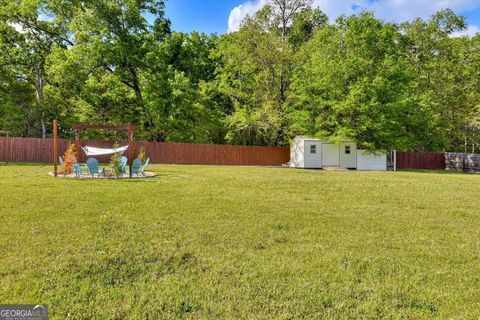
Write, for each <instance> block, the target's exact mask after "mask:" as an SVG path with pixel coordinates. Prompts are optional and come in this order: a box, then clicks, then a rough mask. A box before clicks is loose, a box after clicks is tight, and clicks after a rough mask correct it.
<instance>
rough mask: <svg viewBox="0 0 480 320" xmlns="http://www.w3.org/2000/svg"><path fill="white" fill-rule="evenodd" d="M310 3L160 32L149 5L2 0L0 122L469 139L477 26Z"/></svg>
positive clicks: (161, 14)
mask: <svg viewBox="0 0 480 320" xmlns="http://www.w3.org/2000/svg"><path fill="white" fill-rule="evenodd" d="M311 4H312V2H311V0H270V2H269V3H268V5H266V6H265V7H263V8H262V9H261V10H260V11H258V12H257V13H256V14H255V15H254V16H251V17H247V18H246V19H245V20H244V21H243V23H242V25H241V27H240V29H239V30H238V31H236V32H231V33H228V34H223V35H217V34H204V33H199V32H191V33H182V32H177V31H173V30H171V27H170V21H169V20H168V19H167V18H166V17H165V3H164V1H161V0H97V1H81V0H69V1H66V0H0V75H1V77H0V129H3V130H9V131H11V132H12V134H13V135H15V136H31V137H48V136H50V135H51V131H52V127H51V122H52V120H53V119H58V120H59V122H60V123H61V127H60V134H61V135H62V136H63V137H66V138H69V137H72V132H71V130H70V126H71V125H72V124H74V123H88V124H94V123H101V124H119V123H133V124H135V125H137V127H138V132H137V136H136V138H137V139H146V140H151V141H175V142H196V143H220V144H225V143H229V144H242V145H266V146H287V145H288V144H289V142H290V141H291V139H292V138H293V137H295V136H296V135H309V136H318V137H328V138H329V139H331V140H333V141H339V140H341V139H344V138H350V139H354V140H356V141H357V142H358V143H359V144H361V145H363V146H364V147H366V148H368V149H383V150H387V149H391V148H395V149H398V150H430V151H440V150H452V151H453V150H462V151H463V150H465V149H468V150H471V149H473V150H475V148H477V150H478V148H480V34H477V35H476V36H473V37H466V36H456V35H457V34H458V33H459V32H461V31H463V30H465V29H466V28H467V24H466V22H465V19H464V18H463V17H462V16H458V15H456V14H454V13H453V12H452V11H451V10H443V11H440V12H437V13H436V14H434V15H433V16H432V17H430V18H429V19H427V20H424V19H420V18H419V19H416V20H414V21H411V22H404V23H390V22H385V21H382V20H380V19H378V18H376V17H375V15H374V14H373V13H371V12H367V11H362V12H360V13H358V14H355V15H351V16H341V17H339V18H337V19H336V21H334V22H331V21H330V20H329V18H328V17H327V16H326V15H325V14H324V13H323V12H322V11H321V10H319V9H313V8H312V7H311ZM167 5H168V3H167ZM112 134H113V133H109V132H89V133H88V135H89V137H96V136H98V135H102V136H104V137H105V136H106V137H110V138H115V137H113V136H111V135H112Z"/></svg>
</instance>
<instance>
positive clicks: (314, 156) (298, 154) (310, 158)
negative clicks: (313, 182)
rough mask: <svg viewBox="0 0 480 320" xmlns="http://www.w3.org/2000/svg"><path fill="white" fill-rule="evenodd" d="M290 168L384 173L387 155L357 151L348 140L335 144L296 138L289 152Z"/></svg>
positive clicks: (354, 143) (353, 144) (314, 139)
mask: <svg viewBox="0 0 480 320" xmlns="http://www.w3.org/2000/svg"><path fill="white" fill-rule="evenodd" d="M290 167H292V168H311V169H321V168H326V167H340V168H347V169H357V170H382V171H386V170H387V155H386V154H378V153H370V152H367V151H365V150H361V149H357V144H356V142H354V141H349V140H345V141H343V142H341V143H340V144H335V143H331V142H328V141H326V140H321V139H317V138H309V137H296V138H295V140H294V141H293V144H292V147H291V150H290Z"/></svg>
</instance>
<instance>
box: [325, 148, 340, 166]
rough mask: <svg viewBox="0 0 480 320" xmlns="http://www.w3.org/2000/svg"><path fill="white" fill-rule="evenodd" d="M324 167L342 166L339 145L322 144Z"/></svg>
mask: <svg viewBox="0 0 480 320" xmlns="http://www.w3.org/2000/svg"><path fill="white" fill-rule="evenodd" d="M322 166H323V167H339V166H340V146H339V145H338V144H330V143H328V144H327V143H325V144H322Z"/></svg>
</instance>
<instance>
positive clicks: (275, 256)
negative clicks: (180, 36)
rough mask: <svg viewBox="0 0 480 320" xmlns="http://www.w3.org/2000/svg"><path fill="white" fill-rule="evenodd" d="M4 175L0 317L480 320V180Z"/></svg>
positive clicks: (166, 170)
mask: <svg viewBox="0 0 480 320" xmlns="http://www.w3.org/2000/svg"><path fill="white" fill-rule="evenodd" d="M150 169H151V170H154V171H156V172H158V173H159V176H158V177H157V178H154V179H146V180H122V181H114V180H82V181H79V180H73V179H54V178H53V177H50V176H48V175H47V172H48V171H49V170H51V168H50V167H47V166H25V165H19V166H15V165H8V166H0V186H1V191H2V192H1V194H0V239H1V241H0V303H47V304H48V305H49V313H50V316H51V318H52V319H66V318H72V319H88V318H97V319H107V318H117V319H119V318H138V319H143V318H153V319H155V318H172V319H173V318H179V317H185V318H204V319H212V318H220V319H224V318H229V319H236V318H243V319H254V318H255V319H272V318H276V319H293V318H295V319H298V318H310V319H318V318H332V319H333V318H334V319H339V318H340V319H342V318H345V319H346V318H410V319H419V318H432V317H436V318H441V319H444V318H458V319H465V318H470V319H478V318H480V294H479V292H480V175H465V174H441V173H430V172H396V173H393V172H347V173H344V172H323V171H314V170H313V171H307V170H294V169H281V168H258V167H207V166H151V167H150Z"/></svg>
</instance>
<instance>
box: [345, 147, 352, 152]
mask: <svg viewBox="0 0 480 320" xmlns="http://www.w3.org/2000/svg"><path fill="white" fill-rule="evenodd" d="M350 152H351V150H350V146H345V154H350Z"/></svg>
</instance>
